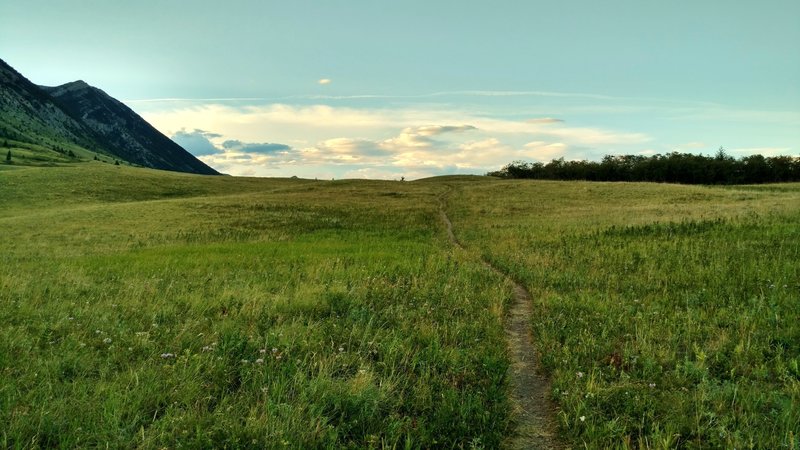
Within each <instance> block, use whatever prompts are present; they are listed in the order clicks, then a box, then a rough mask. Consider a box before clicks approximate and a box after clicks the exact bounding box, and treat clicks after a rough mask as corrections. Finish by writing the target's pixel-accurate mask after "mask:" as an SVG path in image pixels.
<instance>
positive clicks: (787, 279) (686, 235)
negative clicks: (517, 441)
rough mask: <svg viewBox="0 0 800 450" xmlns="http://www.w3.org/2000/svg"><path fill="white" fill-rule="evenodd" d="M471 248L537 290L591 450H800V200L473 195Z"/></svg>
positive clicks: (721, 191) (745, 190) (557, 372)
mask: <svg viewBox="0 0 800 450" xmlns="http://www.w3.org/2000/svg"><path fill="white" fill-rule="evenodd" d="M450 208H451V210H452V212H451V219H452V221H453V223H454V225H455V227H456V229H461V230H462V232H461V233H460V235H459V238H460V239H461V240H462V242H464V243H465V244H466V245H467V247H468V248H470V247H471V248H472V249H474V251H476V252H479V253H481V254H482V255H483V257H484V258H486V259H487V260H489V261H491V262H492V264H494V265H496V266H497V267H500V268H502V270H504V271H506V272H507V273H509V274H511V275H512V276H513V277H514V278H515V279H518V280H519V281H520V282H522V283H523V284H524V285H526V286H527V287H528V289H529V290H530V291H531V293H532V295H533V298H534V302H535V305H534V310H535V311H537V314H536V316H535V317H534V318H533V321H532V322H533V323H532V326H533V332H534V337H535V341H536V345H537V346H538V347H539V349H540V351H541V354H542V365H543V367H544V368H545V370H546V371H547V373H548V374H549V375H550V376H551V378H552V381H553V391H554V392H553V395H554V396H555V397H556V398H557V401H558V403H559V406H560V408H561V411H560V413H559V422H560V428H561V431H562V432H563V434H564V435H565V436H566V438H567V439H568V441H569V442H572V443H573V444H575V445H578V446H581V447H582V446H584V445H585V446H587V447H589V448H608V447H640V448H675V447H681V448H797V447H798V443H799V442H798V430H800V371H799V370H798V364H800V263H798V261H800V227H798V226H797V224H798V223H800V186H798V185H796V184H795V185H780V186H758V187H757V186H749V187H732V188H708V187H691V186H674V185H673V186H670V185H655V184H610V183H578V182H572V183H564V182H507V183H492V184H484V185H481V186H477V185H472V186H470V185H464V186H462V187H461V189H459V190H458V191H457V192H456V193H454V195H453V198H452V201H451V206H450Z"/></svg>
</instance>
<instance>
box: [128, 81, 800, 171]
mask: <svg viewBox="0 0 800 450" xmlns="http://www.w3.org/2000/svg"><path fill="white" fill-rule="evenodd" d="M539 94H540V95H532V94H530V93H507V94H506V95H501V93H494V94H493V95H486V93H485V92H482V93H454V94H451V96H455V95H460V96H464V95H473V96H478V97H484V98H490V99H491V98H502V97H504V96H506V97H507V96H518V97H520V96H522V97H533V98H534V99H535V101H533V102H528V103H527V104H524V105H520V106H519V107H518V108H516V109H515V110H514V111H513V114H509V113H508V111H507V109H506V108H505V107H502V106H497V105H495V104H493V103H491V101H489V102H484V103H479V107H475V106H474V105H475V103H473V107H472V108H464V107H459V106H453V105H454V103H453V102H450V101H442V102H431V101H429V100H428V101H424V102H420V101H418V98H425V97H423V96H420V97H418V98H414V99H411V100H409V99H406V101H405V102H404V103H402V104H398V105H392V106H391V107H387V106H385V105H383V103H382V102H383V101H385V99H384V98H381V99H380V100H379V101H377V100H376V99H374V98H372V97H370V96H351V97H348V98H337V99H327V101H328V103H320V100H322V99H320V98H317V97H316V96H309V97H308V98H295V99H288V100H294V102H293V103H272V102H268V101H264V100H253V99H243V100H235V99H229V100H227V101H219V100H191V101H188V100H179V99H171V100H162V101H155V102H152V101H139V102H131V103H132V104H133V106H135V107H138V108H140V109H143V111H142V114H143V115H144V117H145V118H146V119H147V120H149V121H150V122H151V123H153V124H154V125H155V126H156V127H157V128H159V129H160V130H161V131H162V132H165V133H166V134H167V135H169V136H171V137H172V138H173V140H175V141H176V142H177V143H178V144H180V145H182V146H183V147H184V148H186V149H187V150H189V151H190V152H191V153H193V154H194V155H196V156H198V157H199V158H200V159H201V160H203V161H204V162H205V163H207V164H209V165H211V166H212V167H214V168H215V169H217V170H219V171H221V172H224V173H228V174H231V175H241V176H293V175H296V176H301V177H310V178H313V177H317V178H386V179H399V178H400V177H405V178H406V179H417V178H423V177H428V176H434V175H442V174H455V173H466V174H483V173H486V172H489V171H493V170H497V169H499V168H501V167H502V166H503V165H505V164H508V163H510V162H512V161H518V160H525V161H540V162H547V161H550V160H552V159H558V158H565V159H567V160H573V159H589V160H598V159H600V158H602V157H603V156H604V155H607V154H623V153H624V154H642V155H653V154H656V153H662V154H664V153H668V152H671V151H682V152H692V153H706V154H711V153H713V152H715V151H716V150H717V149H718V148H719V147H720V146H722V145H724V144H725V143H724V142H718V141H717V140H716V139H715V137H716V135H715V133H713V132H711V133H709V132H706V133H703V132H698V131H697V124H698V123H709V124H711V123H717V122H720V121H722V122H725V123H726V124H727V125H726V128H739V129H741V128H742V127H744V128H747V127H763V126H765V124H767V123H770V124H772V125H773V126H774V125H776V124H777V125H778V126H784V127H785V126H790V125H791V124H796V125H799V126H800V114H797V113H791V112H788V113H787V112H783V113H781V112H774V113H767V112H764V111H748V110H738V109H733V108H730V107H724V106H720V105H714V104H699V103H692V102H689V103H683V104H681V103H680V102H675V101H671V100H670V101H656V100H652V99H650V100H647V99H645V100H636V99H614V98H608V97H604V98H594V97H593V96H591V95H580V94H570V95H558V94H557V93H553V94H546V93H539ZM437 97H445V95H444V94H443V93H442V94H437ZM542 98H545V99H549V100H548V102H542ZM576 99H578V100H580V101H576ZM445 100H449V99H448V98H446V99H445ZM304 102H305V103H304ZM556 113H557V114H556ZM642 114H647V115H648V116H649V117H650V119H651V120H652V119H656V120H661V121H665V122H666V121H669V122H671V126H670V132H671V135H669V136H665V135H664V134H663V132H662V133H661V134H659V132H658V130H648V131H641V129H642V128H643V127H642V126H641V124H640V123H639V122H637V118H638V117H639V116H641V115H642ZM596 124H601V125H596ZM620 124H621V125H620ZM626 125H627V126H626ZM644 128H646V127H644ZM633 130H639V131H633ZM726 150H727V151H728V153H729V154H732V155H745V154H752V153H761V154H764V155H765V156H767V155H778V154H796V152H797V150H796V149H794V148H792V147H788V146H780V145H775V146H763V145H762V146H741V147H735V146H734V147H726Z"/></svg>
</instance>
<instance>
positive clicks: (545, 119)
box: [525, 117, 564, 124]
mask: <svg viewBox="0 0 800 450" xmlns="http://www.w3.org/2000/svg"><path fill="white" fill-rule="evenodd" d="M525 122H528V123H535V124H546V123H561V122H564V120H562V119H554V118H552V117H539V118H536V119H528V120H526V121H525Z"/></svg>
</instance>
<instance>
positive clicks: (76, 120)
mask: <svg viewBox="0 0 800 450" xmlns="http://www.w3.org/2000/svg"><path fill="white" fill-rule="evenodd" d="M0 136H2V137H5V138H10V139H14V140H15V141H19V142H27V143H31V144H36V145H40V146H44V147H48V148H55V149H59V150H61V151H63V149H65V148H71V147H73V146H77V147H79V148H83V149H86V150H89V151H91V152H95V153H100V154H105V155H108V156H111V157H113V158H115V159H120V160H123V161H127V162H130V163H133V164H136V165H140V166H144V167H150V168H154V169H162V170H172V171H177V172H188V173H197V174H206V175H218V172H217V171H216V170H214V169H212V168H211V167H209V166H207V165H206V164H204V163H203V162H202V161H200V160H198V159H197V158H195V157H194V156H193V155H192V154H190V153H189V152H187V151H186V150H184V149H183V147H181V146H180V145H178V144H176V143H175V142H173V141H172V140H171V139H169V138H168V137H166V136H164V135H163V134H162V133H160V132H159V131H158V130H156V129H155V128H153V127H152V126H151V125H150V124H149V123H147V122H146V121H145V120H144V119H142V118H141V117H140V116H139V115H138V114H136V113H135V112H133V110H131V109H130V108H128V107H127V106H125V105H124V104H122V103H121V102H120V101H118V100H116V99H114V98H112V97H111V96H109V95H108V94H106V93H105V92H103V91H101V90H100V89H98V88H95V87H92V86H90V85H88V84H86V83H85V82H83V81H73V82H71V83H67V84H64V85H61V86H55V87H44V86H36V85H35V84H33V83H31V82H30V81H28V80H27V79H26V78H25V77H24V76H22V75H21V74H19V73H18V72H17V71H16V70H14V69H13V68H12V67H11V66H9V65H8V64H6V63H5V61H3V60H0Z"/></svg>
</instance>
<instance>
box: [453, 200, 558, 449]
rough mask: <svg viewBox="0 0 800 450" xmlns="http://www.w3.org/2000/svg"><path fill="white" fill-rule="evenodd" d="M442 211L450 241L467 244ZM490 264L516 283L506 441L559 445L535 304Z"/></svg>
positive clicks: (509, 332) (509, 325)
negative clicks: (511, 429) (510, 422)
mask: <svg viewBox="0 0 800 450" xmlns="http://www.w3.org/2000/svg"><path fill="white" fill-rule="evenodd" d="M439 213H440V215H441V217H442V221H443V222H444V224H445V226H446V228H447V235H448V237H449V238H450V242H451V243H452V244H453V245H455V246H457V247H460V248H462V249H463V248H464V247H463V246H462V245H461V243H460V242H459V241H458V239H457V238H456V236H455V234H454V233H453V224H452V222H450V218H449V217H447V213H446V212H445V209H444V204H443V203H442V204H441V205H440V209H439ZM484 264H486V265H487V266H488V267H489V268H491V269H492V270H494V271H495V272H497V273H500V274H501V275H503V276H504V277H506V278H508V279H509V281H511V282H512V283H513V284H514V304H513V305H512V306H511V309H510V311H509V315H508V317H507V318H506V323H505V329H506V337H507V340H508V349H509V352H510V354H511V362H512V366H511V368H512V372H511V395H512V402H513V405H514V412H513V414H514V422H515V424H516V430H515V433H514V435H513V436H509V439H508V441H507V442H506V445H507V447H508V448H513V449H559V448H562V447H563V446H562V445H560V443H559V442H558V440H557V438H556V433H555V430H556V420H555V412H556V409H555V407H554V406H553V404H552V403H551V402H550V400H549V397H548V395H549V393H550V382H549V381H548V380H547V378H545V377H543V376H541V375H539V373H538V371H539V358H538V356H537V353H536V349H535V348H534V346H533V337H532V336H531V331H530V329H531V327H530V324H531V317H532V314H533V307H532V305H531V296H530V294H529V293H528V290H527V289H525V287H524V286H523V285H521V284H519V283H517V282H516V281H514V280H513V279H511V278H510V277H509V276H508V275H507V274H505V273H503V272H502V271H500V270H498V269H497V268H496V267H494V266H492V265H491V264H489V263H488V262H487V261H485V260H484Z"/></svg>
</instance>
